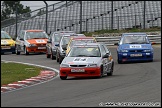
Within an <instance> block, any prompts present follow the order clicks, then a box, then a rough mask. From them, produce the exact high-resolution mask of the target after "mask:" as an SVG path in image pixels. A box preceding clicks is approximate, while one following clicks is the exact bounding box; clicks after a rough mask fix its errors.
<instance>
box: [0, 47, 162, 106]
mask: <svg viewBox="0 0 162 108" xmlns="http://www.w3.org/2000/svg"><path fill="white" fill-rule="evenodd" d="M153 48H154V61H153V62H135V63H124V64H118V63H117V53H116V46H113V47H110V50H111V52H112V55H113V58H114V61H115V64H114V72H113V75H112V76H104V77H102V78H70V77H69V78H67V80H61V79H60V78H59V75H58V72H59V63H57V62H56V60H51V59H50V58H46V55H45V54H30V55H27V56H26V55H24V54H20V55H16V54H10V53H8V54H4V55H1V60H6V61H16V62H24V63H31V64H35V65H40V66H45V67H50V68H52V69H54V70H58V71H57V72H56V74H55V77H53V78H52V79H50V80H49V81H46V82H45V83H41V84H37V85H34V86H29V87H26V88H22V89H19V90H15V91H11V92H6V93H1V107H99V106H113V105H114V106H124V105H125V106H126V105H127V106H129V105H130V106H133V105H134V106H161V45H153Z"/></svg>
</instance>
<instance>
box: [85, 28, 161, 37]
mask: <svg viewBox="0 0 162 108" xmlns="http://www.w3.org/2000/svg"><path fill="white" fill-rule="evenodd" d="M155 31H161V27H154V28H146V29H139V28H131V29H122V30H107V29H104V30H96V31H95V32H89V33H86V32H83V34H85V35H86V36H92V34H94V35H99V34H104V33H128V32H155Z"/></svg>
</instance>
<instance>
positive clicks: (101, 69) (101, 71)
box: [98, 66, 103, 78]
mask: <svg viewBox="0 0 162 108" xmlns="http://www.w3.org/2000/svg"><path fill="white" fill-rule="evenodd" d="M102 77H103V66H101V67H100V76H99V77H98V78H102Z"/></svg>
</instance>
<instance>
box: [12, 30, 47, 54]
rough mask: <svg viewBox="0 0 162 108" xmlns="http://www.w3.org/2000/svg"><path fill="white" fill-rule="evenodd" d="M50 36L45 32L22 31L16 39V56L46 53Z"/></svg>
mask: <svg viewBox="0 0 162 108" xmlns="http://www.w3.org/2000/svg"><path fill="white" fill-rule="evenodd" d="M47 40H48V35H47V33H46V32H45V31H44V30H21V31H20V33H19V34H18V36H17V38H16V45H15V46H16V48H15V50H16V54H17V55H19V54H20V52H24V53H25V55H29V53H38V52H39V53H40V52H42V53H46V50H47V49H46V44H47Z"/></svg>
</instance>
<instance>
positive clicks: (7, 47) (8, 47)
mask: <svg viewBox="0 0 162 108" xmlns="http://www.w3.org/2000/svg"><path fill="white" fill-rule="evenodd" d="M1 49H11V47H10V46H5V47H1Z"/></svg>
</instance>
